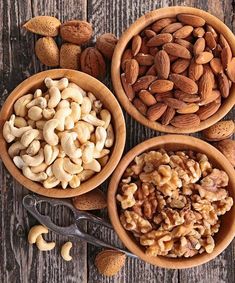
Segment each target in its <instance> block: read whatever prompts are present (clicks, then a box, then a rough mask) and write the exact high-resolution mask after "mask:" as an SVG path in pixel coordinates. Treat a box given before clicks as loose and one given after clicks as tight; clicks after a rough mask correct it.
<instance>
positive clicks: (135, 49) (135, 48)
mask: <svg viewBox="0 0 235 283" xmlns="http://www.w3.org/2000/svg"><path fill="white" fill-rule="evenodd" d="M141 44H142V39H141V37H140V36H139V35H138V34H137V35H135V36H134V37H133V39H132V46H131V50H132V54H133V56H135V55H137V54H138V53H139V51H140V47H141Z"/></svg>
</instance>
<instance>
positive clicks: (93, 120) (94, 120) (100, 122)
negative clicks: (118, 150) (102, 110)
mask: <svg viewBox="0 0 235 283" xmlns="http://www.w3.org/2000/svg"><path fill="white" fill-rule="evenodd" d="M82 120H83V121H85V122H88V123H90V124H92V125H93V126H100V127H102V126H104V124H105V122H104V121H103V120H100V119H98V118H97V117H95V116H93V115H92V114H85V115H82Z"/></svg>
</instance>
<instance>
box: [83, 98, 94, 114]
mask: <svg viewBox="0 0 235 283" xmlns="http://www.w3.org/2000/svg"><path fill="white" fill-rule="evenodd" d="M91 106H92V105H91V101H90V99H89V98H88V97H84V98H83V101H82V105H81V113H82V115H84V114H88V113H90V112H91Z"/></svg>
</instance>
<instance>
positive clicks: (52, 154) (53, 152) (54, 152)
mask: <svg viewBox="0 0 235 283" xmlns="http://www.w3.org/2000/svg"><path fill="white" fill-rule="evenodd" d="M43 150H44V157H45V163H46V164H47V165H51V164H52V163H53V162H54V160H55V159H56V158H57V156H58V154H59V148H58V147H57V146H51V145H49V144H46V145H45V146H44V149H43Z"/></svg>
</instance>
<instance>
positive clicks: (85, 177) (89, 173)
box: [77, 170, 95, 182]
mask: <svg viewBox="0 0 235 283" xmlns="http://www.w3.org/2000/svg"><path fill="white" fill-rule="evenodd" d="M94 174H95V171H93V170H83V171H82V172H81V173H79V174H77V177H78V178H79V179H80V180H81V182H83V181H86V180H88V179H90V178H91V177H92V176H93V175H94Z"/></svg>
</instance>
